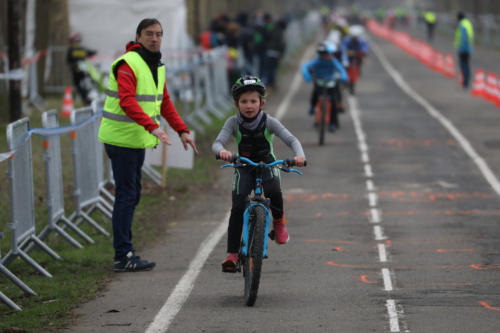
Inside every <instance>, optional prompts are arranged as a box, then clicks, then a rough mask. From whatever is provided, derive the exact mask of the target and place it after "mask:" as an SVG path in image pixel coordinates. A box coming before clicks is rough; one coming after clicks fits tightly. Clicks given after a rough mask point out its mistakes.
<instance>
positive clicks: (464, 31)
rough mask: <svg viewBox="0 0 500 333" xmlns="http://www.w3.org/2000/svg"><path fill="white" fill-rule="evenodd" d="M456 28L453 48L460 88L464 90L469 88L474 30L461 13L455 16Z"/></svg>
mask: <svg viewBox="0 0 500 333" xmlns="http://www.w3.org/2000/svg"><path fill="white" fill-rule="evenodd" d="M457 20H458V27H457V30H456V32H455V48H456V49H457V51H458V59H459V63H460V70H461V72H462V77H463V81H462V86H463V88H464V89H467V88H468V87H469V81H470V80H469V79H470V64H469V63H470V56H471V54H472V48H473V46H474V28H473V27H472V23H471V22H470V21H469V20H468V19H467V18H465V14H464V13H463V12H459V13H458V14H457Z"/></svg>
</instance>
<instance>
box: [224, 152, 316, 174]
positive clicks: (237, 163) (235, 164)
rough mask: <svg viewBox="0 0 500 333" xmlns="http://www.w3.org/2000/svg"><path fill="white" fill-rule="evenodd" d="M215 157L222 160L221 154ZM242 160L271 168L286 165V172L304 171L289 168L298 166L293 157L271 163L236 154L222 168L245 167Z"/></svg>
mask: <svg viewBox="0 0 500 333" xmlns="http://www.w3.org/2000/svg"><path fill="white" fill-rule="evenodd" d="M215 158H216V159H217V160H220V156H219V154H216V155H215ZM241 162H245V163H247V164H249V165H251V166H263V167H265V168H270V167H273V166H276V165H282V166H284V167H285V168H281V170H283V171H285V172H295V173H297V174H299V175H301V174H302V172H300V171H299V170H296V169H292V168H289V167H291V166H296V164H295V161H294V160H293V159H285V160H276V161H273V162H271V163H256V162H254V161H252V160H250V159H248V158H246V157H244V156H238V155H236V154H233V160H232V163H229V164H224V165H223V166H221V168H226V167H243V166H245V164H242V163H241ZM306 165H307V161H304V166H306Z"/></svg>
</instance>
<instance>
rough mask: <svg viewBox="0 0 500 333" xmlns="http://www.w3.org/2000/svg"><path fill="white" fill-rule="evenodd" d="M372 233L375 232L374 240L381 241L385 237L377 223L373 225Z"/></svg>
mask: <svg viewBox="0 0 500 333" xmlns="http://www.w3.org/2000/svg"><path fill="white" fill-rule="evenodd" d="M373 233H374V234H375V240H376V241H381V240H384V239H385V236H384V232H383V230H382V227H381V226H379V225H375V226H373Z"/></svg>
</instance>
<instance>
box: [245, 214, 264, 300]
mask: <svg viewBox="0 0 500 333" xmlns="http://www.w3.org/2000/svg"><path fill="white" fill-rule="evenodd" d="M265 228H266V212H265V210H264V208H263V207H261V206H255V207H254V208H253V209H252V212H251V223H250V228H249V237H248V242H249V246H248V256H246V257H245V259H244V263H243V274H244V277H245V303H246V305H248V306H253V305H254V304H255V300H256V299H257V292H258V290H259V283H260V273H261V270H262V254H263V252H264V238H265Z"/></svg>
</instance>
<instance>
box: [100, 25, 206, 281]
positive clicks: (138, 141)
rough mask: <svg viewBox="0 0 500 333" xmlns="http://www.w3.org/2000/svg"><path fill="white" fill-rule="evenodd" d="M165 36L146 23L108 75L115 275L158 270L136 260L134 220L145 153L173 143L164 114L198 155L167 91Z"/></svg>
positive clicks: (105, 125) (103, 131)
mask: <svg viewBox="0 0 500 333" xmlns="http://www.w3.org/2000/svg"><path fill="white" fill-rule="evenodd" d="M162 37H163V29H162V27H161V25H160V22H159V21H158V20H156V19H144V20H142V21H141V22H140V23H139V25H138V27H137V30H136V40H135V41H132V42H129V43H128V44H127V51H126V53H125V54H124V55H122V56H121V57H119V58H118V59H116V60H115V61H114V62H113V64H112V65H111V71H110V74H109V86H108V90H107V91H106V95H107V97H106V102H105V104H104V112H103V119H102V123H101V127H100V129H99V139H100V140H101V141H102V142H104V146H105V149H106V153H107V154H108V156H109V158H110V159H111V167H112V169H113V176H114V179H115V186H116V191H115V198H116V199H115V203H114V207H113V216H112V225H113V247H114V249H115V262H114V270H115V271H116V272H123V271H144V270H151V269H153V268H154V266H155V263H154V262H149V261H147V260H144V259H141V258H140V257H139V256H137V255H135V251H134V247H133V246H132V220H133V216H134V210H135V207H136V206H137V204H138V203H139V199H140V195H141V168H142V164H143V163H144V158H145V148H153V147H155V146H156V145H158V143H159V141H161V142H163V143H165V144H171V141H170V139H169V137H168V136H167V134H166V133H165V132H164V131H163V130H162V129H161V128H160V127H159V123H160V121H159V117H160V115H161V116H163V117H164V118H165V119H166V120H167V122H168V123H169V124H170V126H172V128H173V129H174V130H175V131H177V133H178V134H179V136H180V138H181V141H182V143H183V145H184V148H185V149H186V150H187V149H188V145H190V146H191V147H192V148H193V150H194V151H195V152H196V153H197V152H198V151H197V149H196V145H195V143H194V140H193V139H192V138H191V136H190V135H189V130H188V128H187V126H186V125H185V124H184V122H183V121H182V119H181V118H180V117H179V114H178V113H177V110H176V109H175V106H174V104H173V103H172V101H171V100H170V96H169V94H168V91H167V86H166V84H165V65H164V64H162V63H161V62H160V60H161V53H160V47H161V40H162Z"/></svg>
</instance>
